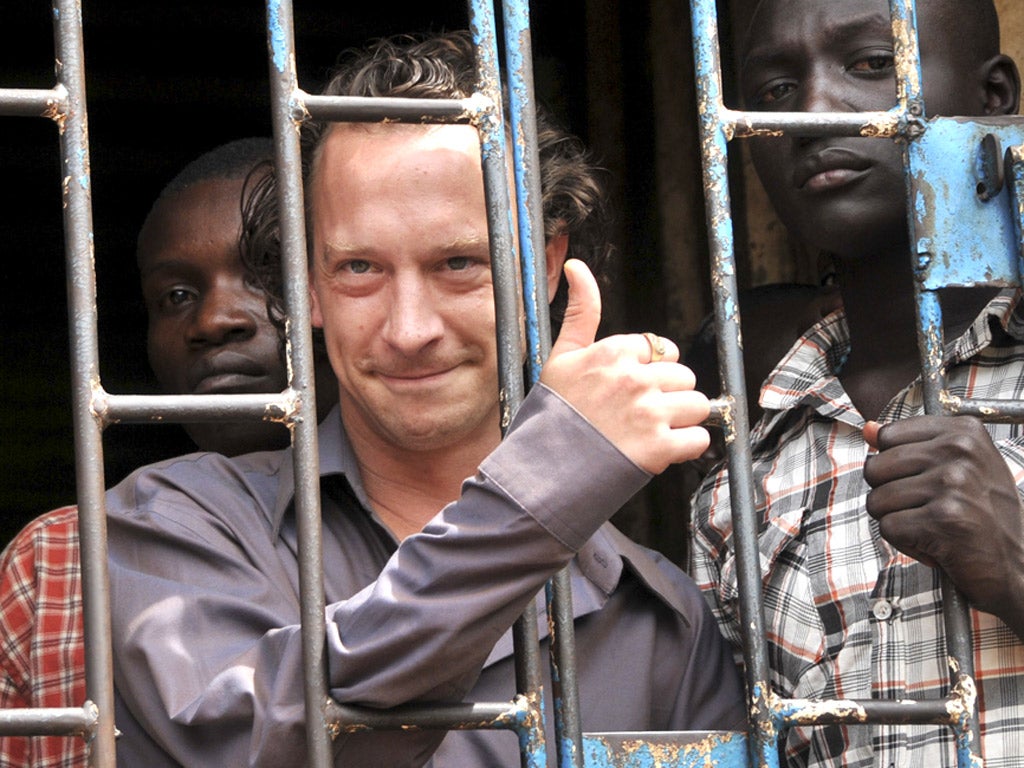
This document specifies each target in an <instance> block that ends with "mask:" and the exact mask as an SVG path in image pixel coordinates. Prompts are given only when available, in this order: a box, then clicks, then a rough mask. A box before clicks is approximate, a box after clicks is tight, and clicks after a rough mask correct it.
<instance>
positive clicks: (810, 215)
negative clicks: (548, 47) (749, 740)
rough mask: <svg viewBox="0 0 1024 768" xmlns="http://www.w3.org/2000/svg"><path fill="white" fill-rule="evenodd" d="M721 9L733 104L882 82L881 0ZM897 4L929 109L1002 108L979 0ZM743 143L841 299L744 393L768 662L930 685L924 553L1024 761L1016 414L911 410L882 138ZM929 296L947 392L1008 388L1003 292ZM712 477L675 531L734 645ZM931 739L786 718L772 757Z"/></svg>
mask: <svg viewBox="0 0 1024 768" xmlns="http://www.w3.org/2000/svg"><path fill="white" fill-rule="evenodd" d="M739 10H740V14H739V19H738V22H739V24H738V26H737V29H738V30H741V31H743V30H745V33H744V34H743V36H742V42H741V44H740V51H739V53H740V58H739V61H740V83H741V90H742V95H743V98H744V100H745V102H746V105H747V107H748V108H751V109H760V110H783V111H809V112H829V111H833V112H843V111H867V110H885V109H889V108H890V107H892V105H893V104H894V103H895V98H896V90H895V77H894V65H893V60H894V51H893V43H892V32H891V26H890V21H889V8H888V4H887V3H886V2H885V1H884V0H844V2H823V1H822V0H763V1H762V2H757V3H754V2H750V3H749V5H748V4H746V3H741V4H740V6H739ZM917 12H918V24H919V37H920V46H921V55H922V66H923V72H922V77H923V87H924V97H925V107H926V110H927V112H928V114H929V115H1004V114H1012V113H1014V112H1016V110H1017V107H1018V95H1019V78H1018V74H1017V69H1016V67H1015V65H1014V63H1013V62H1012V61H1011V60H1010V59H1009V58H1007V57H1006V56H1004V55H1001V54H1000V49H999V33H998V22H997V18H996V13H995V10H994V8H993V6H992V3H991V2H990V0H919V2H918V3H917ZM962 149H963V151H964V152H973V151H975V148H973V147H963V148H962ZM751 151H752V153H753V157H754V161H755V165H756V168H757V171H758V174H759V175H760V178H761V180H762V181H763V183H764V185H765V187H766V189H767V190H768V193H769V195H770V196H771V199H772V202H773V204H774V206H775V208H776V210H777V211H778V213H779V215H780V217H781V218H782V220H783V222H784V223H785V224H786V226H787V227H788V228H789V229H790V230H791V232H792V233H793V234H794V235H796V236H797V237H799V238H801V239H803V240H805V241H807V242H808V243H809V244H811V245H812V246H814V247H816V248H819V249H821V250H823V251H825V252H827V253H829V254H831V255H832V256H833V257H834V258H835V261H836V264H837V276H838V277H837V279H838V283H839V286H840V290H841V292H842V298H843V303H844V306H845V310H844V311H839V312H836V313H834V314H832V315H830V316H829V317H827V318H825V319H824V320H822V321H821V322H819V323H817V324H816V325H814V326H813V327H812V328H811V329H809V330H808V331H807V332H806V334H805V335H804V336H803V338H802V339H800V340H799V341H798V342H797V343H796V344H795V345H794V346H793V347H792V348H791V349H790V351H789V352H788V353H787V355H786V356H785V357H784V358H783V360H782V362H780V363H779V365H778V366H777V367H776V369H775V370H774V371H773V372H772V374H771V375H770V376H769V377H768V379H767V381H766V382H765V384H764V387H763V388H762V390H761V405H762V407H763V408H764V410H765V416H764V417H763V419H762V420H761V422H760V423H759V425H758V427H757V428H756V429H755V431H754V434H753V437H752V442H753V445H752V449H753V458H754V485H755V489H756V500H755V503H756V506H757V514H758V515H759V517H760V520H761V534H760V542H759V545H760V561H761V572H762V576H763V581H764V595H765V606H766V620H767V627H768V643H769V661H770V665H771V668H772V682H773V684H774V685H775V687H776V689H777V690H778V692H779V693H781V694H782V695H783V696H787V697H808V698H813V697H826V698H863V699H868V698H883V699H902V698H918V699H923V698H932V699H937V698H941V697H944V696H945V695H946V694H947V693H948V691H949V682H948V681H949V672H950V670H949V665H948V659H947V655H946V647H945V633H944V629H943V620H942V604H941V597H940V591H939V575H940V570H941V571H944V572H945V573H946V574H948V575H949V577H950V578H951V579H952V581H953V582H955V584H956V585H957V587H959V589H960V590H962V591H963V593H964V594H965V595H966V597H967V599H968V600H969V601H970V603H971V605H972V606H973V610H972V611H971V616H970V623H971V627H972V633H973V642H974V660H975V664H976V673H977V680H976V682H977V693H978V701H979V704H980V709H981V723H980V725H981V737H982V744H981V749H982V753H983V756H984V757H985V765H986V766H988V767H989V768H992V767H993V766H999V767H1000V768H1003V767H1005V766H1024V644H1022V642H1021V638H1022V637H1024V589H1022V578H1024V533H1022V524H1021V495H1020V494H1021V491H1022V489H1024V450H1022V447H1021V434H1022V432H1021V427H1020V425H988V426H987V427H986V426H985V425H982V424H981V422H979V421H978V420H976V419H974V418H969V417H956V418H951V417H943V416H923V415H921V414H922V413H923V406H922V387H921V383H920V380H919V377H918V371H919V365H920V364H919V362H918V360H919V357H918V352H917V345H916V336H915V328H916V325H917V323H916V312H915V306H914V295H913V275H912V273H911V264H910V259H909V256H908V254H909V253H910V245H911V244H910V243H909V240H908V233H907V223H906V202H905V188H904V180H903V169H902V162H901V156H900V147H899V146H898V145H896V144H895V143H894V142H892V141H888V140H882V139H864V138H851V137H819V138H812V137H803V136H799V135H795V136H786V137H779V138H759V139H755V140H752V142H751ZM959 193H960V194H964V195H971V194H974V190H973V189H964V190H959ZM942 299H943V314H944V320H945V324H946V325H945V329H944V330H945V338H946V339H947V340H948V341H949V343H948V344H947V346H946V363H947V373H948V385H949V388H950V390H951V391H952V392H953V393H954V394H955V395H959V396H964V397H978V398H1016V399H1019V398H1021V396H1022V394H1024V324H1022V321H1024V317H1022V314H1021V312H1022V309H1021V305H1020V296H1019V293H1018V292H1016V291H1013V290H1008V291H996V290H994V289H991V288H973V289H947V290H946V291H945V292H944V295H943V297H942ZM879 423H881V424H882V425H884V426H882V427H881V429H880V430H879V429H878V424H879ZM876 449H877V450H876ZM726 479H727V474H726V472H724V471H723V472H722V473H721V474H720V475H719V476H718V477H716V478H712V479H711V480H709V481H708V482H706V483H705V485H704V487H703V488H702V490H701V493H700V496H699V499H698V503H697V517H696V530H695V546H694V550H693V551H694V559H695V576H696V578H697V580H698V582H699V583H700V584H701V587H702V588H703V589H705V590H706V597H707V598H708V599H709V601H710V602H711V604H712V605H713V607H714V608H715V610H716V613H717V615H718V618H719V620H720V621H721V623H722V626H723V629H724V630H725V631H726V633H727V634H728V635H729V637H730V638H731V639H732V640H733V641H734V642H738V640H739V636H738V635H739V628H738V622H737V615H736V610H737V604H736V579H735V566H736V562H735V554H734V551H733V548H732V540H731V535H732V520H731V515H730V508H729V489H728V486H727V484H726ZM952 741H953V734H952V732H951V730H950V729H949V728H942V727H937V726H906V725H871V726H850V727H847V726H825V727H820V728H797V729H793V730H792V731H791V733H790V735H789V738H788V743H787V745H786V746H787V755H788V757H789V761H790V763H791V764H793V765H808V764H810V765H815V766H840V765H841V766H864V767H865V768H866V767H867V766H882V767H883V768H884V767H885V766H929V767H932V766H948V765H953V764H954V763H955V754H954V749H953V745H952Z"/></svg>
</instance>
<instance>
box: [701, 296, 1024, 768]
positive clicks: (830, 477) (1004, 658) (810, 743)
mask: <svg viewBox="0 0 1024 768" xmlns="http://www.w3.org/2000/svg"><path fill="white" fill-rule="evenodd" d="M1022 309H1024V308H1022V307H1021V306H1020V304H1019V300H1018V298H1017V297H1016V296H1015V295H1014V294H1013V292H1012V291H1006V292H1002V293H1001V294H1000V295H999V296H998V297H997V298H996V299H994V300H993V301H992V302H991V303H990V304H989V306H988V307H987V308H986V311H985V312H984V313H983V314H982V315H981V316H980V317H979V318H978V319H977V320H976V321H975V323H974V324H973V325H972V326H971V328H969V329H968V330H967V332H965V333H964V334H963V336H961V337H960V338H959V339H957V340H956V341H955V342H954V343H953V344H951V345H950V346H949V347H948V348H947V350H948V352H947V385H948V387H949V389H950V391H951V392H952V393H953V394H955V395H960V396H964V397H978V398H999V399H1014V398H1016V399H1020V398H1022V397H1024V316H1022ZM849 349H850V338H849V329H848V327H847V325H846V320H845V317H844V316H843V314H842V313H841V312H839V313H836V314H833V315H831V316H829V317H828V318H826V319H825V320H823V321H822V322H820V323H818V324H817V325H816V326H815V327H814V328H812V329H810V330H809V331H808V332H807V333H806V334H804V336H803V338H801V339H800V340H799V341H798V342H797V343H796V344H795V345H794V347H793V348H792V349H791V350H790V352H789V353H788V355H787V356H786V357H785V358H784V359H783V360H782V362H780V363H779V365H778V366H777V367H776V369H775V370H774V371H773V372H772V374H771V375H770V376H769V378H768V380H767V382H766V383H765V385H764V387H763V388H762V390H761V402H762V404H763V405H764V408H765V416H764V417H763V418H762V420H761V421H760V422H759V423H758V425H757V426H756V427H755V429H754V432H753V434H752V436H751V448H752V453H753V469H754V488H755V500H754V501H755V506H756V508H757V513H758V515H759V517H760V521H761V523H760V524H761V531H760V534H759V540H758V548H759V550H760V559H761V576H762V583H763V586H764V603H765V624H766V629H767V635H768V653H769V662H770V666H771V674H772V684H773V685H774V687H775V688H776V690H777V691H778V692H779V693H780V694H781V695H783V696H786V697H798V698H858V699H871V698H876V699H908V698H912V699H925V698H932V699H934V698H941V697H944V696H946V694H947V693H948V691H949V670H948V665H947V661H946V646H945V633H944V628H943V621H942V606H941V598H940V594H939V584H938V576H937V571H936V570H934V569H932V568H927V567H925V566H923V565H921V564H920V563H918V562H916V561H914V560H911V559H910V558H908V557H907V556H905V555H902V554H901V553H899V552H897V551H896V550H895V549H893V548H892V547H891V546H890V545H888V544H887V543H886V542H885V541H884V540H883V539H882V538H881V537H880V536H879V533H878V524H877V522H876V521H874V520H872V519H871V517H870V516H869V515H868V514H867V512H866V511H865V506H864V505H865V498H866V496H867V492H868V490H869V488H868V485H867V484H866V483H865V482H864V475H863V466H864V458H865V456H866V455H867V454H868V450H869V449H868V446H867V445H866V444H865V442H864V438H863V434H862V429H863V426H864V419H863V417H862V416H861V415H860V413H859V412H858V411H857V410H856V408H855V407H854V406H853V403H852V402H851V401H850V398H849V396H848V395H847V394H846V392H845V391H844V390H843V387H842V384H841V382H840V381H839V379H838V378H837V377H836V371H838V370H839V368H840V366H841V365H842V361H843V359H845V356H846V354H848V352H849ZM922 412H923V409H922V405H921V387H920V385H919V384H918V383H914V384H912V385H911V386H909V387H907V388H906V389H904V390H903V391H902V392H901V393H899V394H898V395H897V396H896V397H895V398H894V399H893V400H892V401H891V402H890V403H889V404H888V405H887V406H886V407H885V409H884V410H883V411H882V414H881V417H880V418H879V421H881V422H883V423H885V422H890V421H894V420H896V419H900V418H904V417H907V416H913V415H917V414H920V413H922ZM988 427H989V433H990V434H991V435H992V437H993V440H994V442H995V445H996V447H997V448H998V449H999V451H1000V452H1001V453H1002V455H1003V458H1004V460H1005V461H1006V463H1007V466H1008V467H1009V469H1010V472H1011V474H1012V475H1013V476H1014V478H1015V479H1016V481H1017V487H1018V490H1022V489H1024V437H1022V428H1021V425H1019V424H1012V425H1006V424H1002V425H997V424H990V425H988ZM1022 492H1024V490H1022ZM694 509H695V515H694V540H693V547H692V550H693V553H692V557H693V563H692V569H691V570H692V571H693V574H694V577H695V579H696V581H697V583H698V585H700V587H701V589H702V590H704V595H705V597H706V598H707V599H708V601H709V602H710V603H711V606H712V609H713V610H714V612H715V615H716V618H717V619H718V620H719V623H720V626H721V627H722V630H723V632H724V633H725V634H726V636H727V637H729V639H730V640H732V641H733V642H734V643H736V644H738V643H739V640H740V635H739V622H738V616H737V609H738V606H737V587H736V558H735V554H734V551H733V542H732V516H731V509H730V504H729V487H728V474H727V470H725V469H723V470H722V471H720V472H719V473H718V474H717V475H712V476H709V477H708V478H707V479H706V480H705V482H704V484H703V486H702V487H701V489H700V491H699V492H698V496H697V498H696V499H695V507H694ZM971 624H972V628H973V641H974V663H975V669H976V682H977V686H978V703H979V706H980V708H981V721H980V724H981V734H982V751H983V754H984V757H985V766H986V768H1011V766H1012V767H1013V768H1021V767H1022V766H1024V643H1022V642H1021V641H1020V639H1019V638H1017V637H1016V636H1015V635H1014V633H1013V632H1011V631H1010V630H1009V629H1008V628H1007V627H1006V626H1005V625H1004V624H1003V623H1002V622H1001V621H999V619H997V618H996V617H994V616H992V615H990V614H986V613H979V612H977V611H972V612H971ZM952 742H953V735H952V732H951V730H950V729H948V728H941V727H938V726H907V725H870V726H822V727H816V728H794V729H792V730H791V731H790V733H789V738H788V742H787V753H788V758H789V760H788V763H789V765H792V766H797V765H800V766H802V765H813V766H836V767H838V766H843V767H844V768H854V767H855V768H875V767H877V768H890V767H891V766H895V767H896V768H942V767H943V766H952V765H955V755H954V750H953V743H952Z"/></svg>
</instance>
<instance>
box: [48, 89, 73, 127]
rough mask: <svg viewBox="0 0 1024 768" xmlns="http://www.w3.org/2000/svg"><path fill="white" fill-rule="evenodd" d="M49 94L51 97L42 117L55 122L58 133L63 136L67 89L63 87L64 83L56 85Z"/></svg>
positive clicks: (66, 109)
mask: <svg viewBox="0 0 1024 768" xmlns="http://www.w3.org/2000/svg"><path fill="white" fill-rule="evenodd" d="M50 93H51V94H53V96H52V98H50V99H47V101H46V109H45V111H44V112H43V117H45V118H46V119H47V120H52V121H53V122H55V123H56V124H57V130H58V132H59V133H60V134H62V135H63V133H64V123H65V122H67V119H68V99H69V96H68V89H67V88H66V87H65V86H64V83H57V84H56V85H55V86H54V87H53V89H52V90H51V91H50Z"/></svg>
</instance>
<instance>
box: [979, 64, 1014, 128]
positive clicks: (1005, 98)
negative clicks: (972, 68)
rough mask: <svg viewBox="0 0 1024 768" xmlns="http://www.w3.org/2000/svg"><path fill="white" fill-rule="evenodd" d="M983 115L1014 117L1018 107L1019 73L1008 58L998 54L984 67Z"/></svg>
mask: <svg viewBox="0 0 1024 768" xmlns="http://www.w3.org/2000/svg"><path fill="white" fill-rule="evenodd" d="M983 71H984V73H985V114H986V115H1015V114H1017V108H1018V107H1019V106H1020V73H1019V72H1018V71H1017V65H1016V64H1015V63H1014V61H1013V59H1011V58H1010V57H1009V56H1005V55H1003V54H1000V55H999V56H995V57H993V58H992V59H989V60H988V61H987V62H986V63H985V66H984V70H983Z"/></svg>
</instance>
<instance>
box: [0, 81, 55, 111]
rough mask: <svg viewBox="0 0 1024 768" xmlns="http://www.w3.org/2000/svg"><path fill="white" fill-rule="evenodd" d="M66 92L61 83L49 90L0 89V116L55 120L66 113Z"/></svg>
mask: <svg viewBox="0 0 1024 768" xmlns="http://www.w3.org/2000/svg"><path fill="white" fill-rule="evenodd" d="M67 107H68V92H67V89H66V88H65V87H64V85H63V83H57V85H55V86H54V87H53V88H51V89H49V90H45V89H37V88H0V115H10V116H11V117H45V118H49V119H51V120H52V119H55V118H56V117H57V116H58V115H62V114H64V113H65V112H67Z"/></svg>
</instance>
